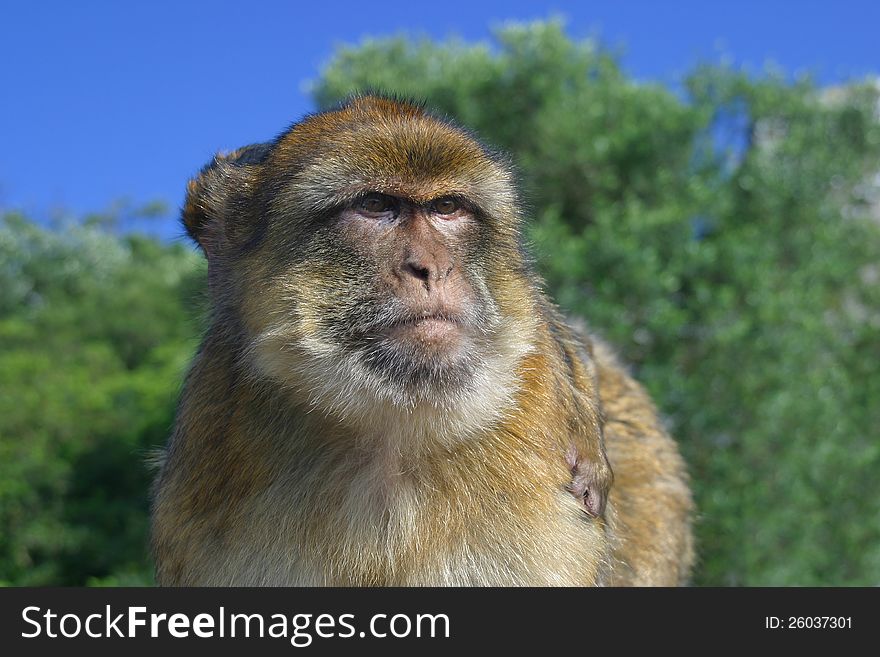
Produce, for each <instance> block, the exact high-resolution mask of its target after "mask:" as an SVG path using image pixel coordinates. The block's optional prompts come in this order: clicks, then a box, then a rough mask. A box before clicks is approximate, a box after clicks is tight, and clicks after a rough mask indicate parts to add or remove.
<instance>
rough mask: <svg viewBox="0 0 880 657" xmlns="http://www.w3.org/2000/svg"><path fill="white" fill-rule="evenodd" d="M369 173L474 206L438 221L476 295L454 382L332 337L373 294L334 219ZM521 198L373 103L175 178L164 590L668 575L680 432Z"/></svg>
mask: <svg viewBox="0 0 880 657" xmlns="http://www.w3.org/2000/svg"><path fill="white" fill-rule="evenodd" d="M367 191H376V192H382V193H384V194H390V195H393V196H395V197H400V198H404V199H408V201H407V202H409V203H412V204H414V205H413V207H421V206H420V205H419V204H425V203H429V202H431V201H432V200H433V199H435V198H438V197H441V196H444V195H454V196H455V197H460V198H463V199H467V201H468V202H469V203H472V204H473V207H474V208H475V210H474V214H473V217H470V218H469V219H468V220H467V221H464V222H462V223H461V228H456V230H457V231H458V232H454V231H450V230H447V233H445V235H447V236H448V237H449V249H450V253H451V254H452V255H451V256H450V257H451V258H452V259H453V260H454V261H455V262H456V263H457V265H456V266H457V267H458V268H459V269H460V270H461V271H462V273H461V274H460V279H458V280H459V282H458V284H457V285H458V287H457V288H456V289H457V290H458V289H461V290H472V296H473V299H476V300H477V301H479V302H480V303H482V304H483V313H484V315H483V317H484V322H483V323H484V324H485V327H483V328H482V329H481V330H482V333H481V334H480V336H481V337H480V338H479V339H478V340H476V342H475V343H474V344H475V345H477V346H474V347H473V353H474V357H473V361H474V362H475V363H476V366H475V369H474V372H475V374H474V376H473V377H471V378H467V377H462V378H463V380H465V382H466V383H465V384H463V385H462V386H460V390H457V391H454V390H452V388H453V386H451V385H449V386H444V385H443V384H442V381H441V383H436V382H434V383H431V386H433V387H431V386H429V387H426V388H424V390H423V389H422V388H419V389H418V391H413V390H410V389H405V388H403V387H402V385H403V384H400V386H398V384H397V383H396V380H395V378H394V377H393V376H390V375H388V376H390V378H387V377H386V379H381V376H380V375H376V374H375V373H370V372H368V371H367V370H366V369H364V368H362V367H361V365H362V363H361V361H359V360H357V358H355V357H354V356H352V353H353V352H352V351H351V350H352V349H354V347H345V346H344V344H343V343H344V342H345V340H346V339H347V337H346V336H348V335H349V334H348V333H345V331H344V330H343V328H344V325H345V324H346V321H345V318H347V317H356V316H357V315H356V314H350V315H343V310H342V309H346V310H345V312H348V313H356V312H357V309H358V308H359V307H364V306H369V304H371V303H378V302H376V300H375V299H376V295H378V294H379V293H380V292H381V291H382V289H380V287H377V286H380V283H379V282H377V281H379V280H380V278H379V277H377V275H376V271H379V270H375V271H374V270H373V269H370V267H371V266H372V265H371V264H370V263H371V262H372V260H370V258H371V257H373V256H368V255H365V254H367V251H365V250H363V249H366V248H367V245H365V246H364V247H363V249H361V247H359V246H358V244H359V243H360V242H358V241H357V239H354V238H352V237H351V234H349V233H345V232H344V230H343V228H338V227H339V226H343V224H341V223H340V220H338V219H334V217H338V216H340V215H339V212H340V210H339V209H340V208H344V207H347V204H350V203H352V202H353V200H354V199H356V198H357V197H358V195H359V194H363V193H364V192H367ZM518 213H519V202H518V199H517V195H516V191H515V188H514V186H513V182H512V175H511V174H510V171H509V167H508V166H507V165H506V163H505V161H504V159H503V158H501V157H499V156H498V155H496V154H494V153H492V152H491V151H489V150H488V149H486V148H484V147H483V146H481V145H480V144H479V143H478V142H477V141H475V140H474V139H473V138H472V137H470V136H469V135H467V134H466V133H464V132H463V131H461V130H460V129H458V128H456V127H455V126H453V125H451V124H449V123H447V122H444V121H442V120H438V119H436V118H433V117H431V116H430V115H428V114H427V113H426V112H424V111H423V110H422V109H421V108H419V107H417V106H414V105H412V104H409V103H403V102H398V101H393V100H389V99H382V98H375V97H366V98H359V99H355V100H354V101H352V102H351V103H350V104H348V105H347V106H345V107H343V108H341V109H340V110H337V111H335V112H328V113H324V114H320V115H317V116H313V117H310V118H308V119H307V120H305V121H304V122H302V123H299V124H297V125H295V126H294V127H293V128H291V129H290V130H289V131H288V132H286V133H284V134H283V135H282V136H281V137H279V139H278V140H276V141H275V142H274V143H272V144H268V145H260V146H253V147H248V148H245V149H240V150H239V151H235V152H233V153H231V154H229V155H227V156H218V158H216V159H215V161H214V162H213V163H212V164H211V165H209V166H208V167H206V168H205V169H204V170H203V171H202V173H201V174H200V176H199V177H198V178H197V179H196V180H195V181H192V182H191V183H190V185H189V193H188V197H187V201H186V206H185V208H184V223H185V225H186V227H187V229H188V230H189V232H190V234H191V235H192V236H193V237H194V238H195V239H196V240H197V241H198V242H199V244H200V245H202V247H203V248H204V250H205V252H206V253H207V255H208V262H209V282H210V287H211V294H212V298H213V301H214V308H215V312H214V317H213V321H212V325H211V328H210V329H209V331H208V334H207V336H206V337H205V340H204V342H203V345H202V347H201V349H200V351H199V354H198V355H197V357H196V359H195V361H194V363H193V366H192V369H191V371H190V373H189V375H188V377H187V381H186V385H185V389H184V393H183V396H182V398H181V402H180V406H179V409H178V415H177V423H176V426H175V430H174V434H173V436H172V438H171V440H170V442H169V446H168V448H167V454H166V458H165V462H164V464H163V467H162V470H161V472H160V475H159V477H158V478H157V481H156V485H155V491H154V492H155V499H154V506H153V550H154V556H155V560H156V575H157V581H158V582H159V583H160V584H163V585H192V584H195V585H219V584H231V585H280V584H292V585H595V584H615V585H627V584H633V585H675V584H680V583H683V582H685V581H686V580H687V577H688V574H689V570H690V567H691V563H692V561H693V548H692V540H691V533H690V518H691V512H692V503H691V498H690V493H689V490H688V486H687V477H686V474H685V469H684V465H683V462H682V460H681V458H680V456H679V455H678V452H677V449H676V446H675V444H674V442H673V441H672V440H671V439H670V438H669V436H668V435H667V434H666V433H665V432H664V431H663V429H662V428H661V426H660V424H659V422H658V420H657V414H656V411H655V409H654V407H653V405H652V404H651V402H650V400H649V399H648V397H647V396H646V394H645V393H644V391H643V390H642V388H641V387H640V386H639V385H638V384H637V383H635V382H634V381H633V380H632V379H631V378H630V377H629V376H628V375H627V374H626V373H625V372H624V370H623V369H622V368H621V367H620V366H619V365H618V364H617V362H616V361H615V359H614V357H613V356H612V355H611V353H610V352H609V350H608V349H607V348H606V347H605V346H604V345H602V344H601V343H599V342H596V341H595V340H593V339H591V338H589V337H588V336H587V335H586V333H584V332H580V331H577V330H576V329H574V328H572V327H570V326H569V325H567V324H566V322H565V321H564V320H563V319H562V318H561V317H560V316H559V314H558V313H557V312H556V310H555V309H554V308H553V306H552V305H551V304H550V303H549V302H548V301H547V299H546V298H545V297H544V295H543V293H542V292H541V291H540V288H539V286H538V284H537V283H536V280H537V279H536V277H535V276H534V274H533V273H532V272H531V269H530V267H529V264H528V261H527V260H526V259H525V257H524V256H523V250H522V248H521V246H520V243H519V224H520V217H519V214H518ZM328 217H329V218H328ZM334 222H335V223H334ZM328 226H329V228H328ZM345 230H347V229H345ZM358 239H361V238H358ZM366 241H367V240H363V239H361V242H366ZM371 248H372V247H371ZM370 253H372V252H370ZM430 257H433V256H430ZM380 264H381V262H380ZM450 285H451V284H450ZM371 286H372V287H371ZM383 289H384V288H383ZM386 292H387V290H386ZM450 294H452V292H450ZM462 294H465V293H464V292H462ZM359 295H360V296H359ZM473 299H472V300H473ZM477 301H475V302H474V303H477ZM481 326H482V325H481ZM385 374H387V373H385ZM383 376H384V374H383ZM377 377H379V378H378V379H377ZM380 379H381V380H380ZM382 381H385V383H384V384H383V383H382ZM398 387H399V389H398ZM388 390H392V391H391V392H388ZM425 390H427V392H425ZM606 449H607V454H608V456H607V458H606ZM608 460H610V468H609V464H608ZM612 469H613V471H614V476H613V478H612V475H611V470H612ZM612 480H613V482H614V483H613V485H612ZM609 488H610V492H609ZM572 492H576V495H573V494H572ZM582 493H583V494H586V495H587V496H588V498H589V500H588V501H592V503H593V506H590V504H589V503H585V502H584V501H582V500H580V499H579V497H578V495H580V494H582ZM606 494H608V502H607V508H606V509H605V510H604V513H602V506H604V497H605V495H606ZM590 496H592V497H590ZM599 498H601V500H602V502H603V504H600V505H599V506H598V507H597V506H595V505H596V501H597V499H599ZM596 509H598V511H597V512H598V513H600V514H601V515H599V517H591V514H589V513H587V511H588V510H593V511H594V513H593V514H592V515H596Z"/></svg>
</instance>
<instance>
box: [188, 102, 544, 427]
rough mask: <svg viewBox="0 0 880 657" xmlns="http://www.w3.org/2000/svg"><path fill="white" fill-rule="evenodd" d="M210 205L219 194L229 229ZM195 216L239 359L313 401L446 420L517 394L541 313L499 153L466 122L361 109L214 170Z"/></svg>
mask: <svg viewBox="0 0 880 657" xmlns="http://www.w3.org/2000/svg"><path fill="white" fill-rule="evenodd" d="M215 170H219V171H222V172H223V173H224V176H225V179H226V180H228V179H229V178H230V177H236V176H237V177H238V178H239V182H238V186H237V188H236V190H237V191H236V193H234V194H225V195H223V194H221V193H220V192H218V191H217V188H218V186H217V185H211V180H210V176H211V175H214V174H212V171H215ZM227 184H228V183H227ZM199 199H202V200H204V199H208V200H210V201H212V202H213V203H214V204H215V205H216V204H217V201H218V199H219V200H222V201H223V204H222V205H223V207H222V209H221V210H217V211H216V212H217V214H221V213H225V224H224V227H223V229H222V230H217V229H215V228H212V225H213V224H212V222H211V220H210V219H211V217H209V216H207V217H206V216H204V215H205V214H206V213H205V212H202V214H201V215H200V214H199V211H202V210H204V207H205V206H204V202H203V203H202V205H199V204H198V201H199ZM188 216H189V217H190V218H189V220H187V217H188ZM184 219H185V222H187V227H188V229H190V232H191V234H193V233H194V232H195V233H196V235H197V236H200V237H197V239H199V242H200V244H202V246H203V247H204V248H205V250H206V252H207V253H208V257H209V269H210V265H211V264H212V260H213V262H214V263H215V264H216V266H215V268H214V270H215V272H216V276H215V279H216V280H215V281H214V282H212V288H213V289H214V290H215V291H216V292H215V302H216V303H217V304H218V305H222V304H223V303H227V304H229V311H230V312H231V313H234V314H236V315H237V316H238V318H239V319H240V322H241V324H242V325H243V326H244V328H245V332H246V336H245V339H246V343H247V349H246V350H245V352H244V354H243V360H244V361H245V362H246V363H247V364H249V365H250V366H251V369H252V371H253V372H254V373H256V374H257V375H258V376H268V377H270V378H272V379H274V380H276V381H278V382H281V383H283V384H284V385H287V386H289V387H290V388H291V389H292V390H294V391H295V392H296V393H297V394H300V395H303V396H304V397H305V398H306V399H307V400H308V402H309V403H310V404H312V405H313V406H317V407H320V408H322V409H323V410H325V411H327V412H329V413H334V414H336V415H339V416H341V417H347V416H362V415H363V414H364V413H371V414H375V413H376V409H377V408H378V409H382V408H389V407H391V408H396V409H404V410H406V411H407V412H409V413H411V414H412V413H423V414H424V413H427V414H428V415H431V414H432V412H433V418H432V419H430V420H429V422H432V423H435V424H436V423H437V422H438V421H440V420H438V418H437V413H436V412H437V411H440V415H442V416H444V417H445V416H455V415H459V416H460V415H461V414H462V413H464V414H465V415H473V416H476V415H480V414H481V415H483V416H486V417H488V416H490V415H492V413H494V412H496V411H492V413H489V412H488V409H489V408H490V407H492V408H495V409H500V408H503V404H502V403H500V402H501V401H502V400H503V399H507V398H509V397H510V396H511V395H512V394H513V392H514V389H515V387H516V367H517V364H518V362H519V361H520V359H521V357H522V355H523V354H524V353H525V352H526V351H528V349H529V348H530V336H529V335H528V331H529V327H530V326H532V325H533V324H532V321H531V318H532V317H534V313H533V312H532V308H533V299H532V298H531V297H530V295H529V291H530V290H531V283H530V280H531V274H529V273H527V272H526V271H525V269H526V265H525V263H524V258H523V255H522V249H521V247H520V241H519V212H518V201H517V196H516V193H515V190H514V188H513V185H512V175H511V174H510V171H509V169H508V168H507V167H506V164H505V162H504V161H503V159H501V158H500V157H498V156H497V155H495V154H493V153H491V152H490V151H488V150H487V149H486V148H484V147H483V146H482V145H481V144H479V143H478V142H476V141H475V140H474V139H473V138H472V137H470V136H469V135H467V134H466V133H464V132H463V131H462V130H460V129H458V128H456V127H455V126H452V125H450V124H449V123H447V122H444V121H441V120H439V119H436V118H434V117H431V116H429V115H427V114H426V113H425V112H424V111H423V110H422V109H421V108H418V107H415V106H413V105H409V104H406V103H398V102H395V101H389V100H385V99H377V98H361V99H357V100H355V101H354V102H352V103H351V104H350V105H348V106H346V107H344V108H342V109H341V110H337V111H335V112H328V113H325V114H320V115H317V116H313V117H310V118H309V119H307V120H305V121H304V122H302V123H300V124H297V125H295V126H294V127H293V128H291V129H290V130H289V131H288V132H286V133H284V134H283V135H282V136H281V137H279V139H278V140H276V142H274V143H273V144H270V145H261V146H257V147H249V148H248V149H243V150H242V151H238V152H236V153H234V154H232V155H231V156H230V157H229V158H227V159H225V160H223V161H221V162H215V164H214V166H213V168H209V169H207V170H206V171H203V173H202V176H201V177H200V179H198V180H197V181H195V182H194V183H193V184H191V188H190V197H189V198H188V200H187V207H186V208H185V211H184ZM212 251H216V252H217V255H216V256H215V255H212ZM230 254H232V255H230ZM217 297H219V298H217ZM230 302H231V303H230ZM377 401H380V402H383V403H379V404H377V403H376V402H377ZM358 421H359V422H362V421H363V417H358Z"/></svg>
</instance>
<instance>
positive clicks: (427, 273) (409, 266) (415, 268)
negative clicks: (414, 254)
mask: <svg viewBox="0 0 880 657" xmlns="http://www.w3.org/2000/svg"><path fill="white" fill-rule="evenodd" d="M404 271H406V272H407V273H408V274H411V275H412V276H414V277H416V278H418V279H419V280H420V281H427V280H428V279H429V278H430V277H431V270H430V269H428V268H427V267H424V266H422V265H418V264H415V263H412V262H408V263H406V264H405V265H404Z"/></svg>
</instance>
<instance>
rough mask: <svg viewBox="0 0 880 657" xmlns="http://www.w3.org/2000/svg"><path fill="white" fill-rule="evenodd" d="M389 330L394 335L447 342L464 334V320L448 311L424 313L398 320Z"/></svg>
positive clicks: (425, 340)
mask: <svg viewBox="0 0 880 657" xmlns="http://www.w3.org/2000/svg"><path fill="white" fill-rule="evenodd" d="M388 332H389V334H390V335H391V336H392V337H411V338H415V339H418V340H420V341H424V342H447V341H454V340H455V339H456V338H457V337H459V336H460V335H461V334H462V322H461V319H460V318H458V317H457V316H455V315H450V314H447V313H439V312H438V313H424V314H419V315H413V316H410V317H405V318H402V319H399V320H397V321H396V322H394V323H393V324H392V325H391V327H390V328H389V331H388Z"/></svg>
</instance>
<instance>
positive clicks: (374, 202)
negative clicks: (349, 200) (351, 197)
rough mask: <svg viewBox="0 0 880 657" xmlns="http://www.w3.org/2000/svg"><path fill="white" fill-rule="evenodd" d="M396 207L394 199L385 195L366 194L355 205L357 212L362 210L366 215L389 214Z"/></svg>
mask: <svg viewBox="0 0 880 657" xmlns="http://www.w3.org/2000/svg"><path fill="white" fill-rule="evenodd" d="M395 206H396V203H395V201H394V199H393V198H392V197H391V196H388V195H386V194H379V193H376V192H374V193H372V194H367V195H366V196H365V197H363V198H362V199H361V200H360V201H359V202H358V204H357V207H358V209H359V210H363V211H364V212H367V213H368V214H382V213H383V212H389V211H391V210H393V209H394V208H395Z"/></svg>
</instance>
